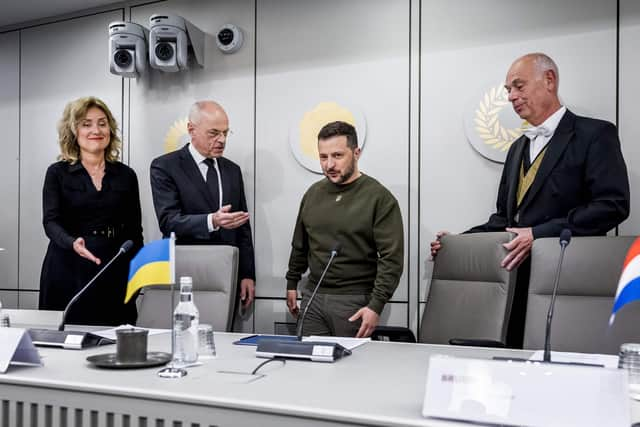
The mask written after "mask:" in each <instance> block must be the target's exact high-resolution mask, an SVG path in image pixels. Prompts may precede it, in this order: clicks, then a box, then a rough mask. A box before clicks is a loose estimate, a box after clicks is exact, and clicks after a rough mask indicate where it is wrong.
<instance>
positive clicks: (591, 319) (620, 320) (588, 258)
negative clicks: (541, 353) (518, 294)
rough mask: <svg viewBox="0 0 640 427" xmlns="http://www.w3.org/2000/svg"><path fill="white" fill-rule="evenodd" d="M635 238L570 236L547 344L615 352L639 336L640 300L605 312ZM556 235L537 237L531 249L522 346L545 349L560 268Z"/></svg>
mask: <svg viewBox="0 0 640 427" xmlns="http://www.w3.org/2000/svg"><path fill="white" fill-rule="evenodd" d="M634 240H635V237H606V236H600V237H574V238H573V239H571V243H570V244H569V246H568V247H567V249H566V251H565V255H564V260H563V263H562V271H561V273H560V281H559V282H558V296H557V297H556V304H555V309H554V315H553V323H552V326H551V349H552V350H556V351H576V352H587V353H605V354H606V353H609V354H616V353H618V351H619V350H620V344H622V343H624V342H628V341H633V342H639V340H640V328H639V325H640V305H638V304H629V305H627V306H625V307H624V308H622V309H621V310H620V311H619V312H618V314H617V316H616V321H615V323H614V324H613V326H612V327H609V316H610V315H611V309H612V307H613V300H614V297H615V294H616V289H617V287H618V280H619V279H620V273H621V272H622V264H623V262H624V259H625V256H626V254H627V251H628V249H629V247H630V246H631V244H632V243H633V241H634ZM559 256H560V245H559V243H558V238H556V237H554V238H546V239H537V240H535V241H534V243H533V248H532V249H531V275H530V277H529V296H528V300H527V319H526V323H525V331H524V348H528V349H536V350H539V349H542V348H544V335H545V328H546V322H547V311H548V310H549V303H550V301H551V294H552V292H553V282H554V278H555V274H556V269H557V267H558V257H559Z"/></svg>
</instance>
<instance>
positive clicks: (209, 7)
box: [129, 0, 255, 241]
mask: <svg viewBox="0 0 640 427" xmlns="http://www.w3.org/2000/svg"><path fill="white" fill-rule="evenodd" d="M154 13H163V14H167V13H173V14H177V15H180V16H182V17H184V18H185V19H187V20H189V21H191V22H192V23H193V24H195V25H196V26H197V27H199V28H200V29H201V30H203V31H204V32H205V33H206V38H205V65H204V68H197V67H194V68H191V69H189V70H188V71H183V72H179V73H165V72H161V71H158V70H154V69H149V70H148V71H147V73H146V74H145V75H143V76H142V77H140V78H139V79H138V80H137V81H136V80H132V81H131V95H130V96H131V98H130V118H129V121H130V159H131V163H130V164H131V166H132V167H133V168H134V169H135V170H136V172H137V173H138V179H139V181H140V197H141V202H142V211H143V228H144V237H145V240H146V241H149V240H153V239H157V238H159V237H160V236H161V233H160V229H159V228H158V221H157V218H156V215H155V211H154V209H153V201H152V197H151V186H150V181H149V166H150V165H151V161H152V160H153V159H154V158H156V157H158V156H160V155H162V154H164V153H165V139H166V138H167V135H168V133H169V131H170V130H171V129H172V126H174V123H175V122H176V121H179V120H181V119H185V118H186V117H187V115H188V112H189V108H190V107H191V104H193V103H194V102H195V101H197V100H202V99H213V100H215V101H217V102H219V103H220V104H221V105H222V106H223V107H224V108H225V110H226V111H227V113H228V115H229V126H230V128H231V130H232V132H233V135H232V136H231V137H230V138H229V140H228V143H227V147H226V149H225V153H224V155H225V157H227V158H229V159H231V160H233V161H234V162H236V163H238V164H239V165H240V167H241V168H242V173H243V177H244V183H245V192H246V194H247V203H248V205H249V212H250V213H251V214H252V216H251V221H252V222H255V217H254V215H253V212H254V209H253V193H254V190H253V180H254V170H253V162H254V159H253V156H254V149H253V147H254V145H253V56H254V51H253V49H254V47H253V38H254V36H253V28H254V9H253V1H249V0H242V1H231V0H228V1H216V2H211V1H205V0H199V1H167V2H161V3H156V4H150V5H145V6H140V7H134V8H132V9H131V20H132V22H137V23H139V24H141V25H143V26H145V27H147V28H148V27H149V17H150V16H151V15H153V14H154ZM226 23H233V24H235V25H236V26H238V27H240V28H241V29H242V31H243V32H244V40H245V41H244V45H243V47H242V48H241V50H240V51H238V52H236V53H234V54H231V55H226V54H223V53H222V52H220V50H218V48H217V47H216V44H215V39H214V36H215V35H216V34H217V32H218V29H219V28H220V27H221V26H222V25H224V24H226ZM176 130H177V131H181V132H182V135H181V136H180V137H179V138H178V139H177V141H178V142H179V143H178V145H177V146H178V147H179V148H182V146H183V145H184V143H186V142H188V140H189V138H188V135H186V124H183V125H182V126H180V127H179V128H176ZM170 140H172V141H175V140H176V139H175V138H170Z"/></svg>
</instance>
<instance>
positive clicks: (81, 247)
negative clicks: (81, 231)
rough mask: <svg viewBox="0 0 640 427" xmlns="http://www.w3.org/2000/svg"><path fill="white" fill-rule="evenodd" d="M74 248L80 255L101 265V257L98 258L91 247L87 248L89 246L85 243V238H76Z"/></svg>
mask: <svg viewBox="0 0 640 427" xmlns="http://www.w3.org/2000/svg"><path fill="white" fill-rule="evenodd" d="M73 250H74V251H76V253H77V254H78V255H80V256H81V257H82V258H86V259H88V260H89V261H91V262H95V263H96V264H98V265H100V263H101V262H102V261H100V258H96V257H95V256H94V255H93V254H92V253H91V251H90V250H89V249H87V247H86V246H85V244H84V239H83V238H82V237H78V238H77V239H76V240H74V241H73Z"/></svg>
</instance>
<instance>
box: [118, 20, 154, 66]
mask: <svg viewBox="0 0 640 427" xmlns="http://www.w3.org/2000/svg"><path fill="white" fill-rule="evenodd" d="M146 32H147V30H146V28H144V27H143V26H142V25H138V24H134V23H133V22H121V21H116V22H112V23H111V24H109V58H110V60H109V70H110V71H111V73H112V74H116V75H119V76H123V77H137V76H139V75H140V74H141V73H143V72H144V71H145V69H146V68H147V38H146Z"/></svg>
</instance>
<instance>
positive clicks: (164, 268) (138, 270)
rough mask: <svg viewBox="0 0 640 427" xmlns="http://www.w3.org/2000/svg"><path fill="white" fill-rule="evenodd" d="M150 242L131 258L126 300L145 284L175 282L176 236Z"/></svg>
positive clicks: (170, 283)
mask: <svg viewBox="0 0 640 427" xmlns="http://www.w3.org/2000/svg"><path fill="white" fill-rule="evenodd" d="M171 235H172V237H171V238H169V239H162V240H154V241H153V242H149V243H147V244H146V245H144V247H143V248H142V249H140V251H138V253H137V254H136V256H135V257H134V258H133V259H132V260H131V263H130V264H129V281H128V283H127V293H126V295H125V297H124V302H125V303H127V302H129V300H130V299H131V297H132V296H133V295H135V293H136V292H137V291H138V290H139V289H140V288H143V287H145V286H151V285H168V286H171V285H172V284H173V283H175V238H174V237H173V233H171Z"/></svg>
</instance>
